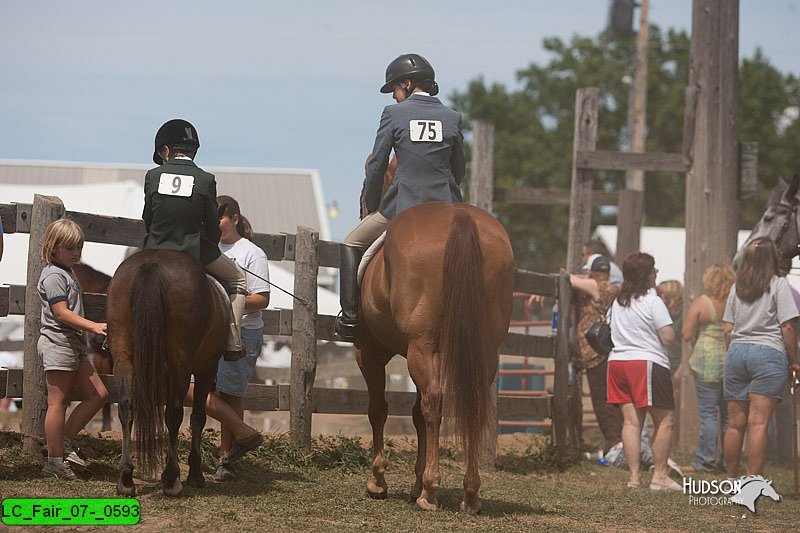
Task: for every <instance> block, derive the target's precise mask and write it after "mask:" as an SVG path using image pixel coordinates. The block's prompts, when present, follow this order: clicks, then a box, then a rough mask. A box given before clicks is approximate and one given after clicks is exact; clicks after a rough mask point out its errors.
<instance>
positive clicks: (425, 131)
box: [408, 120, 443, 143]
mask: <svg viewBox="0 0 800 533" xmlns="http://www.w3.org/2000/svg"><path fill="white" fill-rule="evenodd" d="M408 130H409V132H410V133H411V140H412V141H414V142H432V143H440V142H442V139H443V135H442V121H441V120H412V121H411V122H410V123H409V124H408Z"/></svg>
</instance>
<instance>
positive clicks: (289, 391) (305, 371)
mask: <svg viewBox="0 0 800 533" xmlns="http://www.w3.org/2000/svg"><path fill="white" fill-rule="evenodd" d="M37 202H38V203H37ZM42 204H45V205H47V206H48V209H50V211H51V212H50V214H49V215H48V216H49V217H50V218H53V217H55V218H58V216H62V214H63V216H64V217H66V218H69V219H71V220H73V221H75V222H76V223H78V225H80V226H81V228H82V229H83V231H84V235H85V239H86V241H87V242H98V243H106V244H115V245H123V246H140V245H141V243H142V242H143V239H144V224H143V222H142V221H141V220H133V219H125V218H119V217H108V216H101V215H96V214H92V213H83V212H77V211H69V210H65V209H64V207H63V204H61V203H60V200H58V199H57V198H52V197H41V196H38V195H37V196H36V198H35V200H34V204H0V217H1V218H2V222H3V226H4V229H5V231H6V232H7V233H29V232H31V231H40V230H39V228H43V224H44V225H46V221H43V220H38V218H37V215H36V213H35V208H34V206H35V205H42ZM50 205H54V206H55V207H52V208H51V207H50ZM58 206H60V211H59V207H58ZM301 232H305V233H304V235H305V236H304V237H303V238H302V239H300V238H298V237H296V236H295V235H290V234H279V235H274V234H256V235H255V236H254V237H253V239H252V240H253V242H254V243H255V244H256V245H258V246H259V247H261V248H262V249H263V250H264V251H265V253H266V254H267V257H269V259H270V260H276V261H278V260H289V261H294V262H295V263H296V271H300V272H302V271H305V272H307V273H308V274H307V275H304V276H302V277H298V276H296V277H295V293H298V294H299V293H304V294H305V295H306V296H305V298H304V299H306V300H307V301H309V302H310V303H313V311H312V312H311V313H310V314H309V313H308V312H307V311H306V312H304V316H303V317H302V318H301V319H298V316H297V314H296V311H295V310H291V309H280V310H266V311H264V312H263V316H264V322H265V328H264V333H265V334H266V335H279V336H291V337H292V344H293V354H292V359H293V362H292V364H293V369H292V371H291V375H292V378H291V379H292V384H291V385H285V384H279V385H269V386H268V385H258V384H250V385H249V386H248V394H247V398H246V399H245V408H247V409H250V410H284V409H289V410H290V413H291V418H292V419H294V420H301V419H302V420H303V423H302V424H299V425H296V426H294V433H296V434H297V435H294V436H293V438H295V437H297V438H298V439H299V441H298V442H299V443H300V444H301V445H302V444H308V442H310V439H309V437H310V423H309V421H310V418H309V417H310V415H311V413H332V414H333V413H338V414H356V413H357V414H364V413H365V412H366V405H367V392H366V391H363V390H349V389H348V390H343V389H325V388H311V387H310V385H309V383H313V377H314V374H315V372H316V356H315V354H314V352H315V347H314V345H315V344H316V341H319V340H332V341H337V340H339V339H338V337H337V336H336V334H335V332H334V321H335V317H333V316H329V315H319V314H316V272H317V268H318V267H320V266H324V267H338V266H339V246H340V244H339V243H336V242H328V241H319V240H318V239H317V238H316V237H315V235H316V233H314V232H311V233H308V230H307V229H305V230H302V231H301V229H300V228H299V229H298V234H300V233H301ZM34 242H36V240H34ZM37 252H38V250H29V272H28V279H29V280H30V279H32V276H31V273H30V267H31V265H32V264H34V263H35V262H36V261H37V260H36V259H31V258H36V257H38V256H37ZM304 269H305V270H304ZM298 283H300V284H301V286H300V287H298ZM563 283H564V275H563V273H562V275H552V274H538V273H533V272H527V271H524V270H517V271H516V272H515V284H514V289H515V290H517V291H523V292H528V293H534V294H541V295H543V296H549V297H558V295H559V290H563V288H561V289H560V287H559V284H561V285H563ZM567 283H568V281H567ZM26 289H27V294H26ZM30 289H31V287H25V286H20V285H11V286H0V316H8V315H25V316H26V340H25V346H26V361H29V360H33V358H29V357H28V350H29V349H35V346H34V345H33V344H30V343H31V342H32V341H34V339H35V336H36V333H37V330H38V327H35V328H29V327H28V323H29V321H31V320H32V319H33V318H35V317H37V316H38V313H39V310H38V308H39V301H38V299H36V298H35V293H31V292H30ZM304 291H306V292H304ZM30 298H33V300H34V302H35V303H34V304H33V307H32V306H31V305H28V306H27V307H26V301H28V299H30ZM29 303H30V302H29ZM84 304H85V312H86V316H87V318H90V319H93V320H103V319H104V317H105V295H104V294H92V293H85V294H84ZM310 331H313V335H310ZM298 335H300V337H299V336H298ZM301 337H304V338H305V340H303V341H302V342H301V341H299V339H300V338H301ZM298 342H301V344H298ZM29 344H30V345H31V346H33V348H28V345H29ZM555 348H556V344H555V337H554V336H552V335H545V336H526V335H521V334H518V333H509V334H508V336H507V337H506V339H505V341H504V343H503V344H502V346H501V348H500V352H501V353H502V354H506V355H527V356H531V357H542V358H554V357H555V358H556V368H557V374H558V376H560V377H563V378H564V380H563V381H564V383H563V384H561V383H560V382H559V383H557V385H556V387H555V388H556V390H557V393H556V397H558V396H559V395H560V394H564V395H565V398H566V392H565V391H566V379H565V378H566V358H565V357H566V355H563V356H560V357H559V356H558V355H557V351H556V350H555ZM300 351H302V352H304V353H306V354H307V356H304V357H306V358H305V359H304V362H302V363H301V362H300V361H299V360H296V359H297V356H296V353H295V352H298V353H299V352H300ZM33 355H35V354H33ZM295 365H298V366H297V367H296V368H295ZM25 366H26V367H27V366H28V364H27V363H26V365H25ZM33 366H36V365H35V364H31V367H33ZM30 378H31V376H29V375H28V373H23V372H22V371H21V370H16V369H10V370H0V394H1V395H3V396H6V395H7V396H14V397H21V396H22V392H23V388H25V389H26V390H27V389H28V387H30V388H31V389H32V390H27V393H28V397H26V400H28V399H29V398H30V401H26V402H25V403H24V404H23V406H26V405H27V409H31V406H32V405H34V404H40V403H41V402H42V401H43V398H44V390H43V383H38V386H37V382H40V381H43V380H42V379H41V378H37V379H35V380H31V379H30ZM26 379H27V380H28V382H27V383H26V384H25V385H23V381H24V380H26ZM104 381H105V382H106V385H107V387H108V389H109V392H110V393H111V397H110V398H111V400H115V399H116V393H115V392H112V391H116V387H115V384H114V383H113V379H111V378H108V377H104ZM558 381H559V380H558V379H557V382H558ZM293 387H294V389H293ZM562 390H563V391H564V392H562ZM31 394H33V396H31ZM293 394H295V396H293ZM386 397H387V401H388V402H389V413H390V414H402V415H409V414H410V412H411V408H412V406H413V404H414V402H415V401H416V393H411V392H399V391H388V392H387V393H386ZM291 398H294V399H293V400H291ZM556 403H558V404H559V405H562V404H563V401H557V402H556ZM24 409H25V407H24ZM37 409H38V408H37ZM552 413H553V400H552V399H551V398H550V397H527V396H525V395H522V394H520V395H518V396H506V395H504V396H502V397H499V398H498V399H497V415H498V416H499V417H500V418H503V419H506V420H527V419H530V418H551V417H552V416H553V414H552ZM24 414H25V413H23V415H24ZM34 418H35V417H34ZM561 423H563V422H562V420H561V419H560V420H559V422H558V423H557V424H556V425H558V424H561ZM38 425H40V424H39V423H38V422H37V423H36V424H31V426H32V427H31V428H29V429H28V431H26V433H27V434H28V435H30V436H31V437H33V436H35V435H36V433H37V432H40V431H41V428H38ZM560 433H563V432H560ZM29 440H30V439H29ZM490 440H493V439H490ZM562 442H563V439H561V440H560V441H559V445H560V444H561V443H562ZM28 447H29V446H27V444H26V449H28ZM30 449H31V450H33V441H32V442H31V446H30Z"/></svg>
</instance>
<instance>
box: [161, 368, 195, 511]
mask: <svg viewBox="0 0 800 533" xmlns="http://www.w3.org/2000/svg"><path fill="white" fill-rule="evenodd" d="M184 383H185V385H184ZM188 388H189V379H188V377H187V378H186V379H180V378H178V379H176V378H172V380H171V382H170V384H169V393H168V400H167V406H166V407H165V409H164V421H165V422H166V424H167V430H168V432H169V446H168V448H167V464H166V466H165V467H164V471H163V472H162V473H161V488H162V489H163V491H164V494H165V495H167V496H179V495H180V493H181V492H182V491H183V485H182V484H181V470H180V467H179V466H178V432H179V431H180V428H181V422H183V399H184V398H185V397H186V392H187V390H188Z"/></svg>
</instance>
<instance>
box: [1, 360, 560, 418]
mask: <svg viewBox="0 0 800 533" xmlns="http://www.w3.org/2000/svg"><path fill="white" fill-rule="evenodd" d="M100 379H101V380H102V381H103V383H104V384H105V386H106V388H107V389H108V403H117V401H118V400H119V394H118V393H117V384H116V381H115V380H114V376H112V375H108V374H100ZM23 393H24V385H23V371H22V369H21V368H0V398H5V397H9V398H22V397H23ZM290 396H291V385H289V384H285V383H279V384H278V385H261V384H258V383H249V384H248V385H247V396H246V397H245V398H244V408H245V409H247V410H249V411H289V404H290V400H289V398H290ZM416 398H417V393H415V392H406V391H386V401H387V402H388V404H389V414H390V415H398V416H408V415H409V414H410V413H411V409H412V407H414V402H415V401H416ZM71 399H72V401H80V400H82V399H83V398H82V396H81V394H80V392H78V391H77V390H76V391H73V393H72V397H71ZM368 399H369V395H368V393H367V391H366V390H357V389H330V388H321V387H315V388H314V389H313V391H312V394H311V411H312V412H313V413H320V414H353V415H356V414H364V406H366V405H367V402H368ZM536 400H537V401H535V402H531V401H530V399H528V398H523V397H513V396H503V397H501V398H500V399H499V400H498V403H497V409H498V413H499V416H500V417H502V418H503V419H507V420H527V419H529V418H549V417H550V401H549V398H537V399H536ZM185 405H186V406H187V407H191V402H186V404H185ZM531 407H533V410H531Z"/></svg>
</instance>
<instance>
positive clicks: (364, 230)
mask: <svg viewBox="0 0 800 533" xmlns="http://www.w3.org/2000/svg"><path fill="white" fill-rule="evenodd" d="M434 78H435V74H434V71H433V67H431V65H430V63H428V61H427V60H426V59H425V58H424V57H422V56H420V55H418V54H403V55H401V56H400V57H398V58H397V59H395V60H394V61H392V62H391V63H390V64H389V66H388V67H387V68H386V83H385V84H384V85H383V87H381V92H382V93H392V96H393V98H394V99H395V100H396V101H397V104H395V105H390V106H387V107H386V108H384V110H383V114H382V115H381V123H380V126H379V127H378V133H377V135H376V138H375V146H374V148H373V149H372V154H371V156H370V159H369V161H368V162H367V169H366V178H365V179H364V204H365V206H366V210H367V213H368V214H367V215H366V216H365V217H364V218H363V219H362V220H361V222H360V223H359V224H358V225H357V226H356V227H355V228H354V229H353V231H351V232H350V234H349V235H348V236H347V237H346V238H345V240H344V244H345V245H346V246H342V247H341V261H340V265H339V269H340V270H339V271H340V276H341V280H340V299H341V305H342V313H341V315H340V316H339V317H338V318H337V319H336V331H337V333H338V334H339V336H341V337H342V338H343V339H344V340H350V341H352V340H354V339H355V326H356V323H357V322H358V316H357V304H358V297H359V294H358V286H357V283H356V271H357V269H358V263H359V262H360V260H361V256H362V255H363V253H364V250H366V249H367V248H368V247H369V245H370V244H372V243H373V242H374V241H375V239H377V238H378V237H379V236H380V235H381V233H383V232H384V231H385V230H386V227H387V226H388V225H389V220H391V219H392V218H393V217H394V216H395V215H397V214H398V213H400V212H401V211H403V210H405V209H408V208H409V207H413V206H415V205H417V204H420V203H423V202H429V201H437V200H438V201H443V202H460V201H461V200H462V198H461V189H460V188H459V185H460V184H461V180H462V178H463V177H464V136H463V134H462V133H461V114H460V113H457V112H456V111H453V110H452V109H450V108H448V107H446V106H445V105H444V104H442V102H441V101H440V100H439V99H438V98H435V96H436V95H437V94H438V93H439V86H438V85H437V84H436V81H434ZM392 149H394V152H395V155H396V156H397V172H396V173H395V175H394V181H393V182H392V184H391V186H390V187H389V189H388V190H387V191H386V194H385V195H383V198H381V191H382V188H383V181H384V174H385V172H386V169H387V167H388V165H389V156H390V154H391V151H392Z"/></svg>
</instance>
